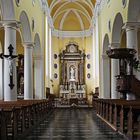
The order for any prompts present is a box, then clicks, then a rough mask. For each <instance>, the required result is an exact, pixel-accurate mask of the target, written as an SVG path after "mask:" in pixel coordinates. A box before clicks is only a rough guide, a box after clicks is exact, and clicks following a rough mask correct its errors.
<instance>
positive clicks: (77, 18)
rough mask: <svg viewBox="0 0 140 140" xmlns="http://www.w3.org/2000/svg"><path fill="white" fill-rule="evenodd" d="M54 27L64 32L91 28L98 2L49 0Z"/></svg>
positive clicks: (87, 0) (91, 0) (89, 0)
mask: <svg viewBox="0 0 140 140" xmlns="http://www.w3.org/2000/svg"><path fill="white" fill-rule="evenodd" d="M47 2H48V5H49V8H50V12H51V18H52V20H53V23H54V27H55V29H57V30H62V31H83V30H87V29H89V28H90V24H91V22H92V21H91V19H92V17H93V15H94V14H93V11H94V5H95V2H96V0H47Z"/></svg>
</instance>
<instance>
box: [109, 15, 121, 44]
mask: <svg viewBox="0 0 140 140" xmlns="http://www.w3.org/2000/svg"><path fill="white" fill-rule="evenodd" d="M122 26H123V18H122V15H121V13H118V14H117V15H116V16H115V19H114V22H113V28H112V43H120V39H121V30H122Z"/></svg>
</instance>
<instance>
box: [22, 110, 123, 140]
mask: <svg viewBox="0 0 140 140" xmlns="http://www.w3.org/2000/svg"><path fill="white" fill-rule="evenodd" d="M99 139H100V140H124V138H123V137H122V136H121V135H119V134H118V133H117V132H115V131H113V130H112V129H111V128H110V127H108V125H106V124H105V123H104V122H103V121H102V120H101V119H99V118H98V117H97V116H96V112H95V111H94V110H93V109H89V108H86V109H85V108H67V109H66V108H65V109H62V108H61V109H58V108H57V109H55V110H54V112H53V113H52V114H51V115H50V116H49V117H48V118H46V119H45V120H44V121H43V122H42V123H40V125H39V126H38V127H36V128H35V129H33V131H32V132H31V133H30V134H29V135H28V136H27V137H25V138H24V140H99Z"/></svg>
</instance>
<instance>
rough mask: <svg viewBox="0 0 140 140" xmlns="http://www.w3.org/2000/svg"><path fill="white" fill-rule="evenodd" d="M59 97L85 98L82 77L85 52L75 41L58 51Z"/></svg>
mask: <svg viewBox="0 0 140 140" xmlns="http://www.w3.org/2000/svg"><path fill="white" fill-rule="evenodd" d="M60 64H61V66H60V97H61V98H64V99H73V98H76V99H84V98H86V86H85V79H84V64H85V54H84V52H83V51H81V50H79V46H78V45H77V44H76V43H73V42H70V43H69V44H68V45H67V46H66V49H65V50H63V51H62V52H61V53H60Z"/></svg>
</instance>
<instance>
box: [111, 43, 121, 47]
mask: <svg viewBox="0 0 140 140" xmlns="http://www.w3.org/2000/svg"><path fill="white" fill-rule="evenodd" d="M109 47H110V48H119V47H120V43H119V42H112V43H110V44H109Z"/></svg>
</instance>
